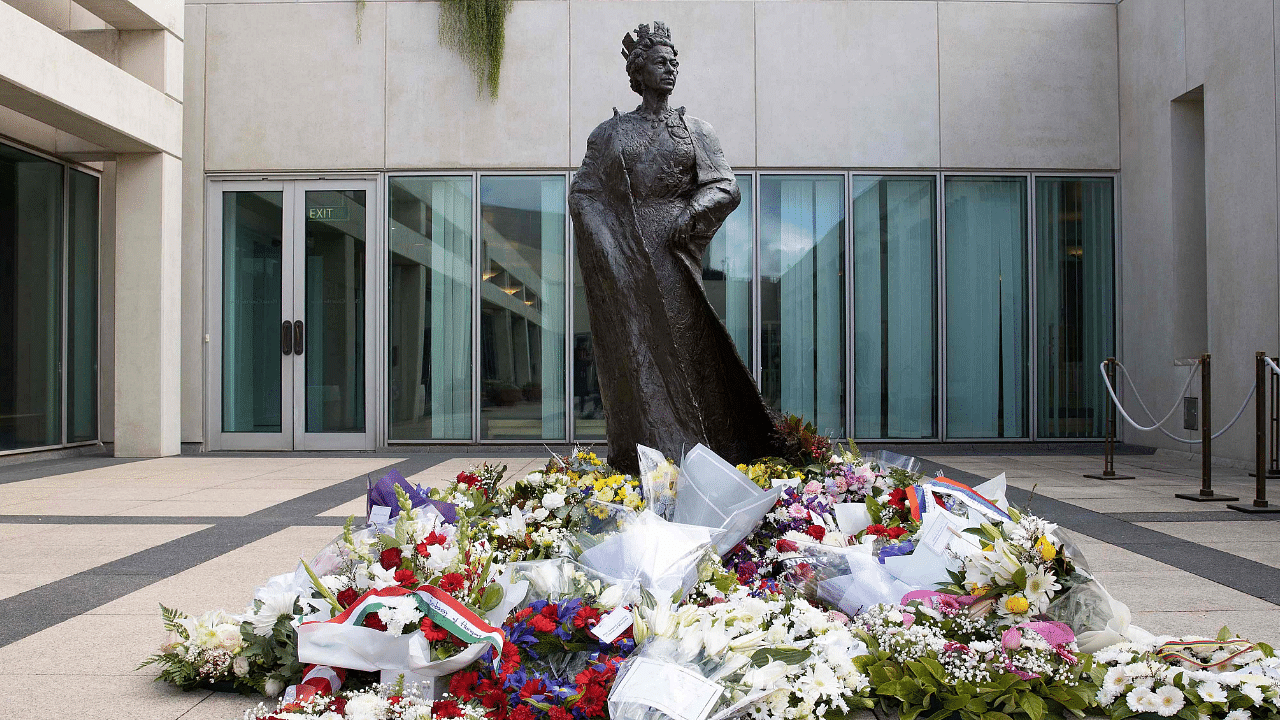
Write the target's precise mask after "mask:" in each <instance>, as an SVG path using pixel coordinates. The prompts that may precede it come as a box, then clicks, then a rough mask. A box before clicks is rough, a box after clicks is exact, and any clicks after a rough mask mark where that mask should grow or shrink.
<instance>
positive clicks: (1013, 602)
mask: <svg viewBox="0 0 1280 720" xmlns="http://www.w3.org/2000/svg"><path fill="white" fill-rule="evenodd" d="M1030 607H1031V603H1029V602H1027V599H1026V598H1024V597H1021V596H1018V595H1010V596H1008V597H1006V598H1005V599H1004V609H1005V610H1008V611H1009V612H1010V613H1011V614H1013V615H1023V614H1025V613H1026V612H1027V610H1028V609H1029V608H1030Z"/></svg>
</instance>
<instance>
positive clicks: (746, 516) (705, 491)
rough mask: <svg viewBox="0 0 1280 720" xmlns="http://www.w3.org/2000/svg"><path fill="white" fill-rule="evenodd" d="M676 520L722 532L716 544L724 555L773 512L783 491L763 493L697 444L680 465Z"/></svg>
mask: <svg viewBox="0 0 1280 720" xmlns="http://www.w3.org/2000/svg"><path fill="white" fill-rule="evenodd" d="M678 482H679V485H678V487H677V489H676V507H675V513H674V515H673V518H672V519H673V520H674V521H675V522H677V523H684V524H688V525H702V526H703V527H709V528H720V529H722V530H724V531H725V532H724V533H723V535H722V536H721V537H720V538H719V539H718V540H717V541H716V551H717V552H719V553H720V554H721V555H723V554H725V553H726V552H728V551H729V550H730V549H732V548H733V546H734V545H737V544H738V543H739V542H741V541H742V539H743V538H745V537H746V536H747V535H749V534H750V533H751V531H752V530H754V529H755V528H756V526H757V525H758V524H759V523H760V520H761V519H762V518H764V516H765V514H766V513H768V512H769V510H770V509H772V508H773V506H774V503H776V502H777V500H778V496H779V495H780V494H782V491H783V489H784V488H782V487H778V488H774V489H772V490H761V489H760V487H759V486H758V485H756V484H755V483H753V482H751V480H750V479H749V478H748V477H747V476H746V475H743V474H742V473H741V472H739V471H738V469H737V468H736V467H734V466H733V465H730V464H729V463H728V462H727V461H726V460H725V459H724V458H722V457H720V456H719V455H716V454H715V453H714V452H712V451H711V450H710V449H709V448H708V447H707V446H705V445H702V444H698V445H695V446H693V449H692V450H690V451H689V452H688V453H686V454H685V456H684V460H683V461H681V463H680V477H679V480H678Z"/></svg>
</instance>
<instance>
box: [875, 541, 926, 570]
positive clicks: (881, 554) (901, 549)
mask: <svg viewBox="0 0 1280 720" xmlns="http://www.w3.org/2000/svg"><path fill="white" fill-rule="evenodd" d="M915 549H916V544H915V543H913V542H911V541H910V540H903V541H902V542H900V543H893V544H891V545H890V544H885V545H883V546H881V547H880V550H879V551H877V552H876V559H877V560H879V561H880V564H881V565H883V564H884V559H885V558H887V557H897V556H899V555H910V554H911V553H912V552H914V551H915Z"/></svg>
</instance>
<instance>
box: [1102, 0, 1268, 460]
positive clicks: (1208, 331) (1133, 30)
mask: <svg viewBox="0 0 1280 720" xmlns="http://www.w3.org/2000/svg"><path fill="white" fill-rule="evenodd" d="M1275 5H1276V4H1275V2H1274V0H1238V2H1233V3H1232V4H1231V10H1230V12H1222V11H1221V9H1218V12H1210V8H1216V6H1217V3H1216V2H1215V0H1186V2H1185V4H1184V3H1169V2H1165V1H1164V0H1122V2H1121V3H1120V4H1119V5H1118V12H1119V38H1120V127H1121V148H1122V154H1121V167H1122V168H1123V175H1122V185H1121V195H1122V208H1121V216H1122V220H1123V224H1124V236H1123V237H1124V248H1123V250H1122V252H1121V256H1122V258H1123V261H1122V264H1121V268H1120V270H1121V286H1122V288H1123V290H1122V299H1121V304H1120V307H1121V308H1122V311H1123V319H1122V334H1121V337H1122V349H1121V353H1122V359H1123V361H1124V362H1125V364H1126V365H1127V366H1128V367H1129V369H1130V372H1131V373H1132V374H1133V376H1134V379H1135V380H1136V387H1135V388H1134V389H1136V390H1137V391H1138V393H1140V394H1141V396H1142V397H1143V398H1144V399H1146V400H1147V401H1148V404H1149V405H1150V406H1151V409H1152V410H1153V411H1156V412H1158V413H1163V412H1164V411H1166V410H1167V409H1168V408H1169V407H1170V406H1171V405H1172V404H1173V403H1174V401H1175V400H1176V398H1177V397H1178V394H1179V390H1180V389H1181V388H1182V386H1183V383H1184V382H1185V380H1186V377H1187V369H1186V368H1175V367H1173V365H1172V361H1173V360H1174V359H1176V358H1184V357H1189V356H1198V355H1199V354H1200V353H1203V352H1210V353H1211V354H1212V356H1213V375H1212V377H1213V397H1214V402H1213V419H1212V425H1213V427H1214V428H1215V430H1216V429H1219V428H1221V427H1222V426H1224V425H1225V424H1226V423H1227V422H1228V421H1229V420H1230V419H1231V417H1232V416H1233V415H1234V414H1235V412H1236V410H1237V409H1238V408H1239V407H1240V403H1241V401H1242V400H1243V398H1244V397H1245V395H1246V394H1247V393H1248V391H1249V388H1250V387H1251V385H1252V383H1253V354H1254V351H1256V350H1265V351H1267V352H1270V353H1275V352H1276V351H1277V349H1278V348H1277V342H1278V340H1280V328H1278V327H1277V322H1278V321H1277V317H1278V315H1277V310H1278V309H1280V299H1278V295H1277V294H1278V293H1280V282H1278V280H1277V278H1278V277H1280V239H1278V236H1277V232H1278V230H1280V228H1278V226H1277V202H1278V201H1280V196H1278V195H1277V182H1276V177H1277V144H1276V133H1277V125H1276V111H1277V107H1276V97H1277V92H1276V83H1277V79H1278V78H1277V74H1276V66H1275V59H1274V58H1275V51H1276V43H1277V39H1278V35H1277V32H1276V25H1275V23H1276V17H1277V16H1276V10H1277V8H1276V6H1275ZM1201 87H1203V96H1202V99H1201V97H1200V94H1199V92H1198V91H1199V89H1200V88H1201ZM1175 101H1176V102H1175ZM1200 124H1202V130H1201V129H1200V127H1198V125H1200ZM1201 133H1202V134H1201ZM1198 144H1202V145H1203V147H1202V148H1200V147H1197V145H1198ZM1200 154H1202V158H1203V159H1202V162H1203V166H1202V171H1203V176H1202V177H1199V178H1197V177H1195V174H1196V173H1197V172H1200V171H1201V166H1199V165H1198V164H1197V162H1196V161H1197V159H1198V158H1197V155H1200ZM1197 186H1201V187H1202V188H1203V189H1198V187H1197ZM1195 387H1196V388H1198V382H1197V383H1196V386H1195ZM1192 394H1193V395H1197V394H1198V392H1193V393H1192ZM1136 404H1137V403H1136V399H1135V398H1134V396H1133V394H1132V393H1130V394H1128V397H1127V405H1128V406H1130V407H1136ZM1252 407H1253V406H1252V404H1250V405H1249V407H1248V408H1247V409H1246V411H1245V416H1244V418H1243V419H1242V420H1241V422H1240V423H1239V424H1238V425H1237V426H1236V427H1235V428H1234V429H1232V430H1231V431H1230V432H1228V433H1227V434H1226V435H1224V436H1223V437H1222V438H1220V439H1219V440H1217V441H1215V444H1214V454H1215V455H1218V456H1222V457H1230V458H1234V459H1242V460H1243V459H1248V458H1251V456H1252V441H1253V423H1252ZM1179 416H1180V413H1179ZM1175 420H1176V418H1175ZM1147 424H1150V423H1147ZM1171 424H1172V425H1174V426H1175V427H1178V428H1180V427H1181V423H1180V422H1173V423H1171ZM1175 434H1179V435H1182V436H1187V437H1190V436H1194V435H1195V434H1194V433H1187V432H1184V431H1181V430H1179V431H1177V432H1176V433H1175ZM1125 438H1126V440H1128V441H1130V442H1135V443H1140V444H1147V445H1155V446H1157V447H1168V448H1181V449H1186V448H1187V447H1188V446H1187V445H1185V444H1182V443H1178V442H1175V441H1172V440H1169V439H1166V438H1164V437H1162V436H1159V435H1157V434H1156V433H1137V432H1132V431H1131V432H1128V433H1126V435H1125Z"/></svg>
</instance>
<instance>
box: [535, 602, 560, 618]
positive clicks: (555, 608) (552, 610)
mask: <svg viewBox="0 0 1280 720" xmlns="http://www.w3.org/2000/svg"><path fill="white" fill-rule="evenodd" d="M539 614H540V615H542V617H544V618H547V619H548V620H558V619H560V606H559V605H556V604H555V603H549V604H547V605H545V606H544V607H543V608H542V610H541V612H540V613H539Z"/></svg>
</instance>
